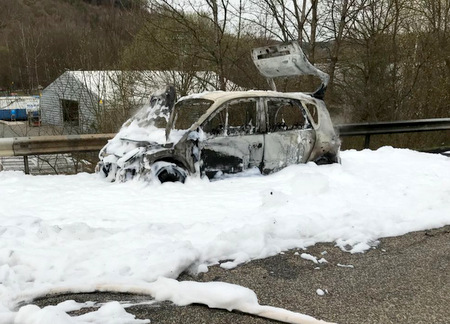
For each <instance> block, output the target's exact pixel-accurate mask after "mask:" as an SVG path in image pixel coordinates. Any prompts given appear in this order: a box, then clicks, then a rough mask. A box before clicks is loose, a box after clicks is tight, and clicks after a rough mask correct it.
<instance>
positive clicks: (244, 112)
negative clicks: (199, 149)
mask: <svg viewBox="0 0 450 324" xmlns="http://www.w3.org/2000/svg"><path fill="white" fill-rule="evenodd" d="M258 124H259V123H258V118H257V111H256V101H255V100H239V101H232V102H229V103H227V104H226V105H225V106H224V108H223V109H222V110H220V111H219V112H218V113H216V115H214V117H213V118H212V119H211V120H209V121H208V122H206V123H205V125H204V127H203V131H204V132H205V133H207V134H211V135H216V136H217V135H222V136H238V135H250V134H254V133H255V132H256V131H257V129H258Z"/></svg>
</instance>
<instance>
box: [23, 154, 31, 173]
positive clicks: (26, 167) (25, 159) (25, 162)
mask: <svg viewBox="0 0 450 324" xmlns="http://www.w3.org/2000/svg"><path fill="white" fill-rule="evenodd" d="M23 165H24V167H25V174H30V165H29V164H28V155H24V156H23Z"/></svg>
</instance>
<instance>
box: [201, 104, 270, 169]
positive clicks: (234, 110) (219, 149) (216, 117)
mask: <svg viewBox="0 0 450 324" xmlns="http://www.w3.org/2000/svg"><path fill="white" fill-rule="evenodd" d="M259 111H262V109H261V108H259V100H258V99H257V98H245V99H239V100H232V101H229V102H226V103H224V104H223V105H222V106H221V107H219V108H218V109H217V110H216V112H215V113H213V114H212V115H211V117H210V118H208V119H207V120H206V121H205V123H203V125H202V129H203V132H204V133H205V135H206V139H205V140H204V141H202V143H201V160H202V170H203V171H204V172H205V173H206V175H207V176H208V177H213V176H214V175H215V174H217V173H218V172H219V174H220V173H222V172H223V173H237V172H241V171H243V170H246V169H250V168H254V167H258V168H259V167H260V165H261V163H262V159H263V152H264V135H263V134H262V132H261V130H260V125H261V121H260V116H261V114H260V113H259Z"/></svg>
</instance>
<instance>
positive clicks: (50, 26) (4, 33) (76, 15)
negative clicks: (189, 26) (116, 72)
mask: <svg viewBox="0 0 450 324" xmlns="http://www.w3.org/2000/svg"><path fill="white" fill-rule="evenodd" d="M139 3H140V1H133V0H107V1H106V0H89V1H87V0H85V1H82V0H39V1H37V0H3V1H2V10H1V11H0V88H1V89H2V90H3V91H6V90H8V91H15V90H17V89H23V90H24V91H31V90H32V89H37V88H38V87H39V86H40V87H45V86H47V85H48V84H49V83H50V82H51V81H53V80H54V79H55V78H56V77H57V76H58V75H60V74H61V73H62V72H63V71H64V70H66V69H110V68H113V67H114V66H115V65H116V64H117V62H118V59H119V57H120V50H121V49H122V48H123V47H124V46H126V44H128V43H129V42H130V41H131V40H132V39H133V36H134V35H135V34H136V32H137V30H138V29H139V28H140V25H141V22H142V18H143V17H144V16H145V14H146V12H145V11H144V10H141V9H140V6H139V5H138V4H139Z"/></svg>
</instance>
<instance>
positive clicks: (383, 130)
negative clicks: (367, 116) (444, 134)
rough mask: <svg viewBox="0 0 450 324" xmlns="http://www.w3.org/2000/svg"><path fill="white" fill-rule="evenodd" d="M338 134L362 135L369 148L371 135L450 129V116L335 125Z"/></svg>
mask: <svg viewBox="0 0 450 324" xmlns="http://www.w3.org/2000/svg"><path fill="white" fill-rule="evenodd" d="M336 129H337V130H338V132H339V136H341V137H345V136H364V137H365V138H364V148H369V146H370V137H371V136H372V135H383V134H395V133H419V132H430V131H444V130H450V118H435V119H416V120H401V121H391V122H377V123H358V124H345V125H337V126H336ZM449 150H450V147H443V148H441V149H436V150H434V152H433V153H441V152H445V151H449Z"/></svg>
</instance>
